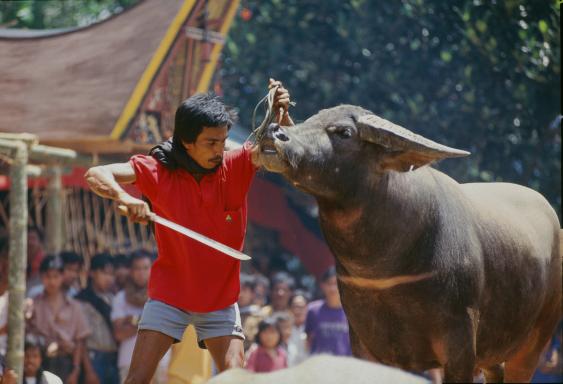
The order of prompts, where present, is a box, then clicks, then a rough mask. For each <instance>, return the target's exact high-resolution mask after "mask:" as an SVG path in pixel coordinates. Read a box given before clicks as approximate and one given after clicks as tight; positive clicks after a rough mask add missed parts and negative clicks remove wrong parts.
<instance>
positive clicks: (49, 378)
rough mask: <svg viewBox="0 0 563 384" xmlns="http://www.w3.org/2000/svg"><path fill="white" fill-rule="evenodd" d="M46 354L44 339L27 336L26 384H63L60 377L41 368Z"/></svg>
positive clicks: (24, 372) (24, 361)
mask: <svg viewBox="0 0 563 384" xmlns="http://www.w3.org/2000/svg"><path fill="white" fill-rule="evenodd" d="M44 354H45V348H44V345H43V341H42V339H41V338H40V337H38V336H35V335H32V334H28V335H26V337H25V343H24V360H23V376H24V380H23V383H24V384H62V380H61V379H60V377H58V376H57V375H55V374H53V373H51V372H49V371H45V370H44V369H43V368H42V367H41V365H42V364H43V356H44Z"/></svg>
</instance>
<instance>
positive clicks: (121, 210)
mask: <svg viewBox="0 0 563 384" xmlns="http://www.w3.org/2000/svg"><path fill="white" fill-rule="evenodd" d="M117 212H119V214H120V215H123V216H127V215H128V214H129V209H127V206H125V205H123V204H119V205H118V206H117Z"/></svg>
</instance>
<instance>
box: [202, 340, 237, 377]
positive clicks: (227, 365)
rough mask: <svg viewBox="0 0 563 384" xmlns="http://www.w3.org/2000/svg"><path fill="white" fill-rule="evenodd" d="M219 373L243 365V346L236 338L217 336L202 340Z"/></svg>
mask: <svg viewBox="0 0 563 384" xmlns="http://www.w3.org/2000/svg"><path fill="white" fill-rule="evenodd" d="M204 343H205V346H206V347H207V349H208V350H209V353H211V357H212V358H213V361H214V362H215V365H216V366H217V369H218V370H219V372H223V371H225V370H227V369H231V368H242V366H243V365H244V345H243V342H242V339H241V338H240V337H236V336H219V337H213V338H210V339H206V340H204Z"/></svg>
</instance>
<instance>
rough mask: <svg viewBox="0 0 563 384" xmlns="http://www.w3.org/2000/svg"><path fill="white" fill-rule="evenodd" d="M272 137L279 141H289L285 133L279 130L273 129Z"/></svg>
mask: <svg viewBox="0 0 563 384" xmlns="http://www.w3.org/2000/svg"><path fill="white" fill-rule="evenodd" d="M274 137H275V138H276V139H278V140H280V141H289V137H287V135H286V134H285V133H283V132H282V131H281V130H279V131H275V132H274Z"/></svg>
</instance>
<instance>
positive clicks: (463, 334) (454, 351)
mask: <svg viewBox="0 0 563 384" xmlns="http://www.w3.org/2000/svg"><path fill="white" fill-rule="evenodd" d="M476 323H477V322H476V318H475V316H474V313H473V311H472V310H468V314H467V315H464V316H461V317H460V318H457V319H452V321H451V323H450V324H451V326H450V327H449V328H448V329H447V330H446V364H445V366H444V382H446V383H472V382H473V372H474V370H475V360H476V358H475V351H476Z"/></svg>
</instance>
